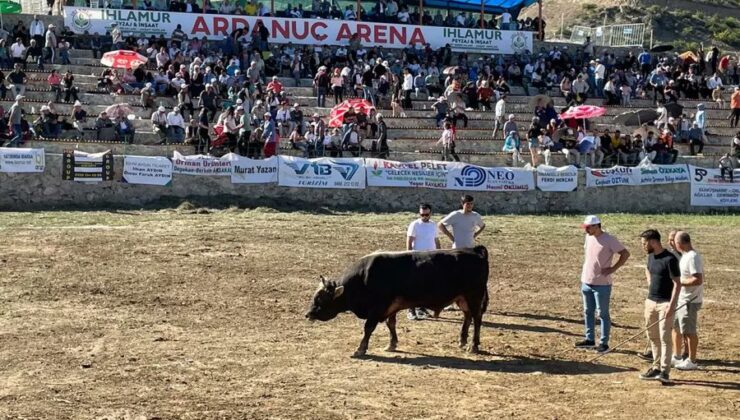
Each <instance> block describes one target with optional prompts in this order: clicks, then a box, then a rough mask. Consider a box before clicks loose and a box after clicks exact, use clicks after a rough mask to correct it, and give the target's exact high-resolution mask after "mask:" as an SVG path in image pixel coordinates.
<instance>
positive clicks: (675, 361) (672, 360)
mask: <svg viewBox="0 0 740 420" xmlns="http://www.w3.org/2000/svg"><path fill="white" fill-rule="evenodd" d="M681 362H683V359H678V358H676V356H673V357H671V367H676V366H678V364H679V363H681Z"/></svg>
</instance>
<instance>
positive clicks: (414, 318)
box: [406, 308, 419, 321]
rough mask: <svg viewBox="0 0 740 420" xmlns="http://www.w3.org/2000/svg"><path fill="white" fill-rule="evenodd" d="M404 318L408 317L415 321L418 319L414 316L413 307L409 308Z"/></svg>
mask: <svg viewBox="0 0 740 420" xmlns="http://www.w3.org/2000/svg"><path fill="white" fill-rule="evenodd" d="M406 318H408V319H409V321H416V320H418V319H419V318H417V317H416V312H415V311H414V308H411V309H409V313H408V314H407V315H406Z"/></svg>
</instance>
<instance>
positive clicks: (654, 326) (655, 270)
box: [640, 229, 681, 384]
mask: <svg viewBox="0 0 740 420" xmlns="http://www.w3.org/2000/svg"><path fill="white" fill-rule="evenodd" d="M640 240H641V242H642V249H643V250H645V252H646V253H647V254H648V260H647V268H646V269H645V277H646V280H647V284H648V296H647V299H646V300H645V327H647V329H648V330H647V334H648V338H650V346H651V347H652V350H653V364H652V366H651V367H650V369H648V370H647V372H645V373H643V374H641V375H640V379H645V380H659V381H660V382H661V383H663V384H668V383H670V376H669V375H670V372H671V357H672V356H673V337H672V332H673V318H674V312H675V310H676V302H677V301H678V296H679V294H680V292H681V271H680V270H679V266H678V259H677V258H676V256H675V255H674V254H673V253H671V252H670V251H668V250H667V249H665V248H663V246H662V245H661V243H660V233H659V232H658V231H657V230H655V229H648V230H646V231H644V232H642V234H640Z"/></svg>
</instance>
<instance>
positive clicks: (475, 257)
mask: <svg viewBox="0 0 740 420" xmlns="http://www.w3.org/2000/svg"><path fill="white" fill-rule="evenodd" d="M453 302H455V303H457V305H458V306H459V307H460V310H462V312H463V313H464V315H465V320H464V321H463V324H462V330H461V331H460V347H465V346H466V345H467V342H468V330H469V327H470V323H471V321H472V322H473V326H474V328H473V344H472V346H471V348H470V351H471V352H477V351H478V346H479V344H480V327H481V321H482V318H483V313H484V312H485V310H486V307H487V306H488V250H487V249H486V248H485V247H483V246H477V247H475V248H466V249H450V250H440V251H429V252H387V253H376V254H370V255H366V256H364V257H362V258H361V259H360V260H359V261H358V262H357V263H355V264H354V265H352V266H351V267H350V268H349V269H348V270H347V272H345V274H344V275H343V277H342V278H341V279H340V280H339V281H338V282H333V281H326V280H325V279H324V278H323V277H321V284H320V287H319V289H318V290H317V291H316V293H315V295H314V297H313V302H312V304H311V309H310V310H309V311H308V313H307V314H306V317H307V318H308V319H310V320H320V321H328V320H330V319H333V318H334V317H336V316H337V315H338V314H339V313H340V312H346V311H351V312H353V313H354V314H355V315H357V316H358V317H359V318H361V319H365V320H366V321H365V335H364V336H363V338H362V341H361V342H360V346H359V347H358V348H357V351H356V352H355V356H362V355H364V354H365V353H366V352H367V347H368V343H369V341H370V335H372V333H373V331H374V330H375V327H376V326H377V325H378V323H379V322H383V321H385V322H386V324H387V325H388V330H389V331H390V335H391V341H390V344H389V345H388V348H387V350H389V351H393V350H395V349H396V345H397V344H398V336H397V335H396V313H397V312H398V311H401V310H404V309H408V308H412V307H424V308H429V309H431V310H433V311H434V312H435V313H437V314H438V313H439V312H440V311H441V310H442V309H443V308H444V307H445V306H447V305H449V304H451V303H453Z"/></svg>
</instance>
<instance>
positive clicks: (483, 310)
mask: <svg viewBox="0 0 740 420" xmlns="http://www.w3.org/2000/svg"><path fill="white" fill-rule="evenodd" d="M473 250H474V251H475V253H476V254H478V255H480V256H481V257H482V258H483V259H484V260H485V261H486V263H485V265H484V267H485V273H484V275H485V279H486V281H485V290H484V293H483V299H482V300H481V314H484V313H486V310H487V309H488V249H486V247H484V246H483V245H478V246H476V247H475V248H473Z"/></svg>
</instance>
